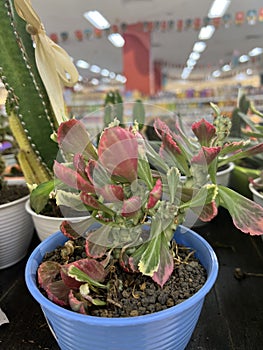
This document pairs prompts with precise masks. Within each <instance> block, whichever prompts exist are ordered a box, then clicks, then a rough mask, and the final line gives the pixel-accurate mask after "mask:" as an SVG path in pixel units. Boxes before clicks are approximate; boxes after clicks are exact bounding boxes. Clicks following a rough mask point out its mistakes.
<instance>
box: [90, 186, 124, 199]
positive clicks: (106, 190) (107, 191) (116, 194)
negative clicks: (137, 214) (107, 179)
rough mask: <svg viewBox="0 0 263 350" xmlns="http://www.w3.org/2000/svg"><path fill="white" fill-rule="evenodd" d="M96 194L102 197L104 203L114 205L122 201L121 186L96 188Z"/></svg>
mask: <svg viewBox="0 0 263 350" xmlns="http://www.w3.org/2000/svg"><path fill="white" fill-rule="evenodd" d="M96 190H97V192H98V193H99V194H100V195H102V197H103V199H104V202H106V203H115V202H119V201H122V200H123V199H124V192H123V188H122V186H119V185H110V184H109V185H105V186H103V187H102V188H97V189H96Z"/></svg>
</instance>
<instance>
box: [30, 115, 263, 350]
mask: <svg viewBox="0 0 263 350" xmlns="http://www.w3.org/2000/svg"><path fill="white" fill-rule="evenodd" d="M217 111H218V110H217ZM155 129H156V131H157V132H158V133H159V135H160V137H161V141H162V143H161V147H160V149H159V150H158V152H156V151H155V150H154V149H153V148H152V147H151V145H150V143H149V142H148V141H147V140H146V139H145V138H144V137H143V135H142V134H141V133H140V131H139V126H138V123H136V122H135V123H134V124H128V125H127V126H126V127H125V126H124V125H123V124H122V125H121V126H120V125H119V122H118V121H117V120H115V121H114V122H113V123H112V124H110V125H109V126H108V127H107V128H105V129H104V130H103V131H102V133H101V136H100V139H99V143H98V145H97V147H96V148H95V146H94V145H93V143H92V140H91V139H90V137H89V134H88V133H87V131H86V128H85V125H84V124H83V123H82V122H81V121H77V120H71V121H67V122H64V123H62V124H61V125H60V126H59V129H58V143H59V147H60V148H61V149H62V151H63V153H64V154H66V155H67V157H68V158H67V159H68V162H66V163H63V162H62V163H59V162H55V165H54V173H55V175H56V177H57V179H58V189H57V192H56V199H57V203H58V204H59V205H63V206H65V205H66V206H71V207H72V208H74V209H75V210H81V211H83V209H85V210H86V211H87V212H88V213H89V214H90V215H91V216H90V218H89V219H87V220H86V221H83V222H81V223H80V224H70V223H68V222H66V221H65V222H64V223H63V224H62V225H61V231H62V233H61V232H58V233H56V234H55V235H52V236H50V237H49V238H48V239H47V240H46V241H44V242H43V243H42V244H40V245H39V246H38V247H37V248H36V249H35V250H34V251H33V253H32V255H31V257H30V258H29V260H28V263H27V267H26V283H27V286H28V288H29V291H30V292H31V293H32V295H33V296H34V298H35V299H36V300H37V301H38V302H39V303H40V305H41V307H42V310H43V311H44V313H45V316H46V318H47V321H48V322H49V324H50V327H51V329H52V331H53V332H54V335H55V337H56V339H57V341H58V344H59V346H60V347H61V349H63V350H65V349H68V350H69V349H70V350H73V349H87V348H89V349H93V348H96V349H111V350H113V349H114V350H117V349H122V350H124V349H126V350H127V349H135V348H136V349H140V350H143V349H146V348H148V349H152V350H153V349H177V350H180V349H184V348H185V347H186V345H187V343H188V341H189V339H190V337H191V334H192V332H193V329H194V327H195V324H196V322H197V320H198V316H199V313H200V310H201V307H202V303H203V300H204V297H205V295H206V294H207V293H208V291H209V290H210V289H211V287H212V286H213V284H214V282H215V279H216V275H217V269H218V265H217V262H216V257H215V254H214V252H213V250H212V249H211V247H210V246H209V245H208V244H207V242H205V240H204V239H203V238H201V237H200V236H198V235H197V234H196V233H194V232H193V231H191V230H190V229H188V228H186V227H184V226H181V224H182V223H183V222H184V218H185V213H186V211H187V209H188V208H192V209H193V210H198V212H199V216H200V218H202V219H203V220H205V221H208V220H211V219H212V218H213V217H215V215H217V208H218V206H219V205H222V206H223V207H225V208H226V209H227V210H228V211H229V213H230V214H231V216H232V218H233V222H234V224H235V225H236V226H237V227H238V228H239V229H240V230H241V231H243V232H244V233H249V234H251V235H261V234H263V208H262V207H261V206H259V205H257V204H256V203H254V202H253V201H250V200H249V199H247V198H245V197H243V196H241V195H240V194H238V193H236V192H234V191H233V190H231V189H229V188H227V187H225V186H223V185H217V183H216V172H217V168H218V164H219V159H220V158H221V157H222V156H225V155H227V154H229V153H231V154H232V155H231V156H229V158H228V159H231V160H232V159H234V157H241V156H242V155H246V154H247V155H248V154H251V153H256V152H262V149H263V144H258V145H257V146H255V147H252V148H249V147H248V145H247V142H240V143H224V142H223V140H224V137H223V135H224V118H221V117H220V115H218V116H217V123H216V126H214V125H212V124H210V123H208V122H207V121H205V120H204V119H202V120H201V121H199V122H196V123H194V124H193V125H192V130H193V132H194V134H195V136H196V138H197V140H198V142H196V141H195V143H194V144H195V147H194V148H193V144H192V143H191V141H190V140H189V139H188V138H185V137H184V135H183V134H182V133H181V132H180V130H178V133H175V132H172V131H171V130H170V129H169V127H168V126H167V125H166V124H165V123H163V122H161V121H159V120H157V121H156V124H155ZM197 145H199V146H197ZM225 162H227V160H226V161H225ZM153 169H154V170H153ZM182 173H183V174H184V175H185V176H186V177H187V180H186V181H182V178H181V174H182ZM208 175H209V176H208ZM244 218H245V220H244ZM181 245H182V246H183V250H184V249H185V247H188V248H189V249H190V250H189V251H188V250H187V253H186V256H184V258H182V257H181V256H180V253H179V251H180V248H181V247H180V246H181ZM46 253H47V254H46ZM193 253H195V255H196V258H197V259H198V260H199V261H200V262H201V265H202V266H203V267H204V268H205V270H206V274H207V277H206V280H205V281H203V283H201V285H200V284H199V283H200V280H199V278H198V277H197V275H198V274H199V272H200V271H199V272H198V273H197V271H196V270H195V268H196V267H197V266H199V264H198V260H192V258H191V257H192V254H193ZM183 266H188V267H187V269H188V270H189V271H192V270H193V268H194V270H195V272H196V273H197V275H196V280H195V277H194V276H192V275H190V276H191V277H189V276H188V278H186V279H185V280H184V281H183V284H184V283H185V282H186V280H188V282H190V287H189V289H188V297H186V296H184V297H183V299H185V300H178V295H180V293H182V291H181V286H180V283H179V284H178V280H177V282H175V281H176V276H177V277H178V275H179V276H180V274H181V273H182V271H181V268H182V267H183ZM198 280H199V281H198ZM173 283H175V284H173ZM191 283H193V284H191ZM194 285H196V288H194ZM149 290H151V297H152V298H151V300H153V305H154V308H153V309H152V308H148V307H145V305H146V304H145V303H146V302H147V300H148V298H149V292H148V291H149ZM164 291H165V294H164V295H163V294H162V292H164ZM173 291H177V296H176V297H175V296H174V295H173ZM147 293H148V294H147ZM157 296H158V299H156V298H157ZM160 296H161V297H160ZM159 297H160V298H161V299H159ZM127 298H128V299H127ZM162 298H164V300H165V301H164V300H163V301H162V302H161V300H162ZM178 302H179V304H178ZM156 304H158V309H156V308H155V305H156ZM130 305H132V306H131V307H130ZM147 305H148V304H147ZM137 306H138V308H137ZM72 334H74V337H72Z"/></svg>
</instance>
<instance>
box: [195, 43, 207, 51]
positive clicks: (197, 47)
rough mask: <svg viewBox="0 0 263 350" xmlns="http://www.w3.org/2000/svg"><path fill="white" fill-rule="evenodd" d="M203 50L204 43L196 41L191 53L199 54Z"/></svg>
mask: <svg viewBox="0 0 263 350" xmlns="http://www.w3.org/2000/svg"><path fill="white" fill-rule="evenodd" d="M205 48H206V43H205V42H204V41H197V42H196V43H195V44H194V47H193V51H195V52H198V53H200V52H203V51H204V50H205Z"/></svg>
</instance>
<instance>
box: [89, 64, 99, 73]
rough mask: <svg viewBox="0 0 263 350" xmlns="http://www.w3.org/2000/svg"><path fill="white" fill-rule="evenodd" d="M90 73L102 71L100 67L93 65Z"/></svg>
mask: <svg viewBox="0 0 263 350" xmlns="http://www.w3.org/2000/svg"><path fill="white" fill-rule="evenodd" d="M90 71H91V72H92V73H100V71H101V69H100V67H99V66H96V65H95V64H93V65H92V66H91V67H90Z"/></svg>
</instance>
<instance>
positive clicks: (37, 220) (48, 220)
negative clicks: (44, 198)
mask: <svg viewBox="0 0 263 350" xmlns="http://www.w3.org/2000/svg"><path fill="white" fill-rule="evenodd" d="M25 207H26V211H27V212H28V213H29V214H30V215H31V217H32V219H33V222H34V225H35V229H36V232H37V235H38V237H39V239H40V240H41V241H43V240H44V239H46V238H47V237H48V236H50V235H51V234H52V233H55V232H57V231H59V230H60V225H61V223H62V221H64V220H67V221H70V222H80V221H82V220H83V219H87V218H88V217H89V216H81V217H70V218H66V217H61V218H57V217H51V216H46V215H40V214H37V213H36V212H34V211H33V210H32V208H31V207H30V201H29V199H28V200H27V202H26V206H25Z"/></svg>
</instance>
